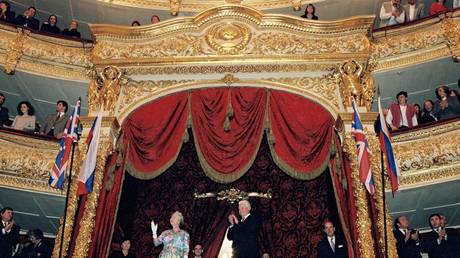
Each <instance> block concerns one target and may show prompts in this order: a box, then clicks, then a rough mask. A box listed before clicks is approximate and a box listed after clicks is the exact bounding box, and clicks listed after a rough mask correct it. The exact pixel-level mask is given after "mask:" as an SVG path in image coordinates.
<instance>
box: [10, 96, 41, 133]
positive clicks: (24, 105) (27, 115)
mask: <svg viewBox="0 0 460 258" xmlns="http://www.w3.org/2000/svg"><path fill="white" fill-rule="evenodd" d="M17 110H18V115H17V116H16V117H15V118H14V121H13V124H12V125H11V128H13V129H16V130H22V131H26V132H33V131H34V130H35V121H36V118H35V116H34V113H35V112H34V108H33V107H32V105H31V104H30V102H28V101H21V102H20V103H19V104H18V107H17Z"/></svg>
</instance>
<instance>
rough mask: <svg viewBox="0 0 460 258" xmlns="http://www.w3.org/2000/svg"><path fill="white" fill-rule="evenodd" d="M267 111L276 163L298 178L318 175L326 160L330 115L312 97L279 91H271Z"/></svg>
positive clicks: (330, 122) (329, 141)
mask: <svg viewBox="0 0 460 258" xmlns="http://www.w3.org/2000/svg"><path fill="white" fill-rule="evenodd" d="M269 115H270V128H271V134H272V135H271V136H272V137H274V139H272V140H271V141H270V143H273V146H272V149H273V150H272V154H274V155H275V161H276V163H277V165H278V166H280V167H281V168H283V169H284V171H285V172H287V173H288V174H290V175H291V176H294V177H295V178H298V179H312V178H315V177H317V176H318V175H320V174H321V173H322V172H323V171H324V169H325V168H326V166H327V164H328V161H329V154H330V150H331V143H332V134H333V125H334V119H333V117H332V116H331V115H330V114H329V113H328V112H327V111H326V110H325V109H324V108H323V107H322V106H320V105H318V104H316V103H314V102H313V101H311V100H308V99H305V98H303V97H301V96H297V95H293V94H288V93H285V92H280V91H271V97H270V113H269Z"/></svg>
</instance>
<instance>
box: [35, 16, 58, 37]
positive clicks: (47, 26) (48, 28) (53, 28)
mask: <svg viewBox="0 0 460 258" xmlns="http://www.w3.org/2000/svg"><path fill="white" fill-rule="evenodd" d="M40 31H45V32H49V33H53V34H61V30H60V29H59V27H58V26H57V16H56V15H54V14H51V15H50V16H49V17H48V21H46V22H44V23H43V24H42V27H41V29H40Z"/></svg>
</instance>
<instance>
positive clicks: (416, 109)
mask: <svg viewBox="0 0 460 258" xmlns="http://www.w3.org/2000/svg"><path fill="white" fill-rule="evenodd" d="M414 108H415V117H416V118H417V124H420V117H421V115H422V111H421V108H420V105H419V104H414Z"/></svg>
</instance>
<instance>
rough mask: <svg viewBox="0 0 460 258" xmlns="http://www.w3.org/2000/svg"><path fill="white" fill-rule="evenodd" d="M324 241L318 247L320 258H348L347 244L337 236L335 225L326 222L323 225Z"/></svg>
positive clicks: (317, 251)
mask: <svg viewBox="0 0 460 258" xmlns="http://www.w3.org/2000/svg"><path fill="white" fill-rule="evenodd" d="M323 232H324V233H325V235H324V237H323V239H321V241H319V243H318V245H317V246H316V253H317V254H318V257H337V258H348V248H347V242H346V241H345V239H344V238H342V237H341V236H340V235H338V234H336V232H335V227H334V224H333V223H332V222H331V221H329V220H326V221H324V223H323Z"/></svg>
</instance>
